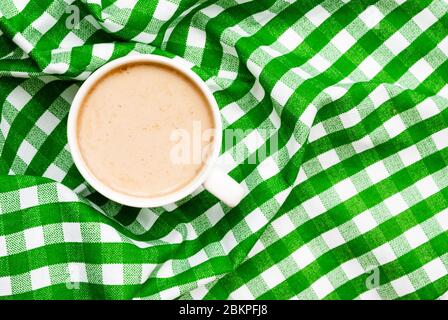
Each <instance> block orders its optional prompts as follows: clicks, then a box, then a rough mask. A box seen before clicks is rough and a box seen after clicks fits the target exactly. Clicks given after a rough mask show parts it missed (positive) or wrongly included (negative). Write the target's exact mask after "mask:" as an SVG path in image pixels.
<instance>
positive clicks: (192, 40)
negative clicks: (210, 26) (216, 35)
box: [187, 27, 206, 48]
mask: <svg viewBox="0 0 448 320" xmlns="http://www.w3.org/2000/svg"><path fill="white" fill-rule="evenodd" d="M205 37H206V36H205V31H204V30H201V29H198V28H194V27H190V29H189V31H188V37H187V44H188V45H189V46H192V47H196V48H205Z"/></svg>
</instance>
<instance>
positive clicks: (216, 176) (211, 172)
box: [67, 54, 244, 208]
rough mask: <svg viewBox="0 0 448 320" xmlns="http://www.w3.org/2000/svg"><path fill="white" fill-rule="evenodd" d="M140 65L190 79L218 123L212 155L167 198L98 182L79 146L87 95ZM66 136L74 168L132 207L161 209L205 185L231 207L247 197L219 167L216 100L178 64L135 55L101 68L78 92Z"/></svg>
mask: <svg viewBox="0 0 448 320" xmlns="http://www.w3.org/2000/svg"><path fill="white" fill-rule="evenodd" d="M139 62H143V63H145V62H150V63H157V64H162V65H166V66H169V67H171V68H173V69H175V70H178V71H179V72H181V73H183V74H184V75H185V76H187V77H188V78H189V79H190V80H191V81H193V82H194V83H195V84H196V85H197V86H198V88H199V89H200V90H201V91H202V92H203V94H204V96H205V97H206V99H207V101H208V105H209V106H210V109H211V111H212V113H213V118H214V122H215V129H214V130H215V134H214V139H213V145H212V148H211V153H210V156H209V158H208V160H207V161H206V163H205V165H204V167H203V168H202V170H201V171H200V173H199V174H198V175H197V176H196V177H195V178H194V179H193V180H192V181H191V182H190V183H188V184H187V185H186V186H184V187H183V188H181V189H179V190H177V191H175V192H173V193H170V194H168V195H163V196H158V197H136V196H131V195H127V194H123V193H120V192H118V191H116V190H114V189H112V188H110V187H109V186H107V185H106V184H104V183H103V182H101V181H100V180H98V179H97V178H96V177H95V175H94V174H93V173H92V172H91V171H90V169H89V168H88V167H87V165H86V163H85V161H84V160H83V158H82V155H81V152H80V150H79V144H78V135H77V120H78V114H79V109H80V106H81V105H82V102H83V101H84V98H85V97H86V94H88V93H89V91H90V89H91V88H92V86H93V85H95V84H96V83H97V81H98V80H99V79H100V78H101V77H103V76H104V75H105V74H107V73H108V72H109V71H111V70H113V69H115V68H117V67H119V66H122V65H126V64H132V63H139ZM136 85H138V84H136ZM67 137H68V144H69V147H70V151H71V154H72V157H73V161H74V162H75V165H76V167H77V168H78V170H79V172H80V173H81V175H82V176H83V177H84V179H85V180H86V181H87V182H88V183H89V184H90V185H91V186H92V187H93V188H94V189H96V190H97V191H98V192H99V193H101V194H102V195H104V196H105V197H107V198H109V199H111V200H113V201H115V202H118V203H121V204H124V205H128V206H132V207H141V208H143V207H159V206H164V205H167V204H170V203H174V202H176V201H178V200H180V199H182V198H185V197H186V196H188V195H189V194H191V193H193V192H194V191H196V190H197V189H198V188H199V187H200V186H201V185H203V186H204V188H205V189H206V190H208V191H209V192H210V193H212V194H213V195H215V196H216V197H217V198H218V199H220V200H221V201H222V202H224V203H225V204H226V205H228V206H230V207H234V206H236V205H237V204H238V203H239V202H240V201H241V199H242V198H243V196H244V189H243V188H242V187H241V186H240V185H239V184H238V183H237V182H236V181H235V180H233V179H232V178H230V177H229V176H228V175H227V174H226V173H224V172H223V171H222V170H221V169H220V168H218V167H217V166H216V163H217V159H218V156H219V152H220V149H221V143H222V122H221V115H220V112H219V108H218V105H217V103H216V100H215V98H214V97H213V95H212V93H211V92H210V90H209V88H208V87H207V86H206V84H205V83H204V82H203V81H202V79H201V78H200V77H199V76H198V75H197V74H195V73H194V72H193V71H191V70H190V69H189V68H187V67H185V66H183V65H181V64H180V63H178V62H177V61H174V60H171V59H168V58H165V57H162V56H157V55H151V54H149V55H133V56H127V57H123V58H119V59H116V60H114V61H112V62H109V63H107V64H105V65H104V66H102V67H101V68H99V69H98V70H97V71H95V72H94V73H93V74H92V75H91V76H90V77H89V78H88V79H87V80H86V81H85V82H84V83H83V85H82V86H81V88H80V89H79V90H78V92H77V93H76V96H75V98H74V100H73V102H72V105H71V108H70V112H69V115H68V123H67Z"/></svg>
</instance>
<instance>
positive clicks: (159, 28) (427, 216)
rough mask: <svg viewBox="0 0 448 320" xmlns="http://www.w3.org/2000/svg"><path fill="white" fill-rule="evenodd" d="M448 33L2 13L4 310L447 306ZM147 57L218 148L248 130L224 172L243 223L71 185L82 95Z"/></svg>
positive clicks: (85, 4) (194, 10) (230, 2)
mask: <svg viewBox="0 0 448 320" xmlns="http://www.w3.org/2000/svg"><path fill="white" fill-rule="evenodd" d="M447 13H448V1H447V0H433V1H431V0H414V1H404V0H378V1H367V0H366V1H360V0H354V1H348V0H325V1H297V2H294V1H290V0H256V1H246V0H218V1H194V0H159V1H155V0H81V1H74V0H65V1H62V0H1V2H0V102H1V103H0V106H1V107H0V297H2V298H39V299H55V298H56V299H61V298H62V299H101V298H106V299H131V298H135V299H140V298H149V299H157V298H162V299H173V298H179V299H191V298H193V299H241V298H247V299H254V298H255V299H369V298H370V299H399V298H400V299H415V298H424V299H437V298H448V233H447V230H448V166H447V164H448V110H447V107H448V84H447V83H448V59H447V56H448V14H447ZM141 53H143V54H145V53H153V54H159V55H164V56H168V57H171V58H173V59H175V60H177V61H178V63H185V64H187V65H189V66H191V67H192V69H193V70H194V71H195V72H196V73H197V74H198V75H199V76H200V77H201V78H203V79H204V81H206V83H207V85H208V86H209V87H210V89H211V90H212V91H213V93H214V96H215V97H216V100H217V102H218V104H219V107H220V109H221V115H222V119H223V126H224V129H235V130H238V129H241V130H240V131H241V132H242V133H243V134H242V135H240V136H238V137H236V138H235V141H233V143H229V141H228V139H227V141H226V139H224V141H223V147H222V155H221V160H225V161H222V163H224V164H225V166H223V167H224V168H225V170H226V171H227V172H229V174H230V175H231V176H232V177H233V178H234V179H235V180H237V181H238V182H239V183H240V184H241V185H242V186H243V187H244V188H246V189H247V191H248V194H247V196H246V197H245V198H244V199H243V201H242V202H241V204H240V205H239V206H238V207H236V208H233V209H231V208H228V207H226V206H225V205H223V204H222V203H220V202H218V200H217V199H216V198H214V197H213V196H211V195H210V194H209V193H207V192H206V191H204V190H198V192H196V193H195V194H194V195H192V196H190V197H188V198H187V199H184V200H182V201H181V202H179V203H176V204H172V205H169V206H166V207H162V208H154V209H147V208H144V209H137V208H129V207H123V206H121V205H118V204H117V203H113V202H111V201H109V200H108V199H106V198H104V197H103V196H101V195H100V194H98V193H97V192H95V190H92V188H91V187H89V186H88V185H87V184H86V183H85V181H84V180H83V179H82V177H81V176H80V174H79V172H78V171H77V169H76V167H75V166H74V165H73V162H72V159H71V155H70V151H69V148H68V146H67V137H66V123H67V113H68V111H69V108H70V102H71V101H72V99H73V96H74V94H75V93H76V91H77V89H78V88H79V86H80V84H81V83H82V81H83V80H85V79H86V78H87V77H88V76H89V74H91V73H92V72H93V71H94V70H96V69H97V68H98V67H100V66H101V65H103V64H104V63H106V62H107V61H110V60H113V59H116V58H118V57H121V56H125V55H129V54H141ZM224 137H225V135H224ZM274 141H278V150H274V151H270V152H269V150H270V149H271V148H267V146H269V145H270V144H272V143H273V142H274ZM262 149H267V150H268V152H267V153H265V154H263V153H262V152H258V151H259V150H262ZM240 152H244V154H246V155H247V157H246V158H244V157H243V158H241V157H240V156H239V155H240Z"/></svg>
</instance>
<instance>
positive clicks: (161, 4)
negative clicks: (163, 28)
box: [154, 0, 177, 21]
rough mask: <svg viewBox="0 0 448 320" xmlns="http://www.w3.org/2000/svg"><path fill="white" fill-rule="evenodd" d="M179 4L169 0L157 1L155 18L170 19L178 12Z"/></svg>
mask: <svg viewBox="0 0 448 320" xmlns="http://www.w3.org/2000/svg"><path fill="white" fill-rule="evenodd" d="M176 9H177V6H176V5H175V4H174V3H172V2H170V1H168V0H159V1H157V7H156V10H155V11H154V18H156V19H158V20H161V21H168V20H169V19H170V18H171V17H172V16H173V14H174V12H176Z"/></svg>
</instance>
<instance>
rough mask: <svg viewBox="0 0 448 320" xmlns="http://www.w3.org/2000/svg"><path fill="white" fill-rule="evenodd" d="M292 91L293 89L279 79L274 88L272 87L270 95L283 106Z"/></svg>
mask: <svg viewBox="0 0 448 320" xmlns="http://www.w3.org/2000/svg"><path fill="white" fill-rule="evenodd" d="M293 93H294V90H293V89H291V88H290V87H288V86H287V85H286V84H284V83H283V82H281V81H277V83H276V84H275V86H274V88H272V93H271V96H272V98H274V99H275V101H277V102H278V103H279V104H280V105H281V106H285V105H286V102H288V100H289V98H290V97H291V96H292V94H293Z"/></svg>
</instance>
